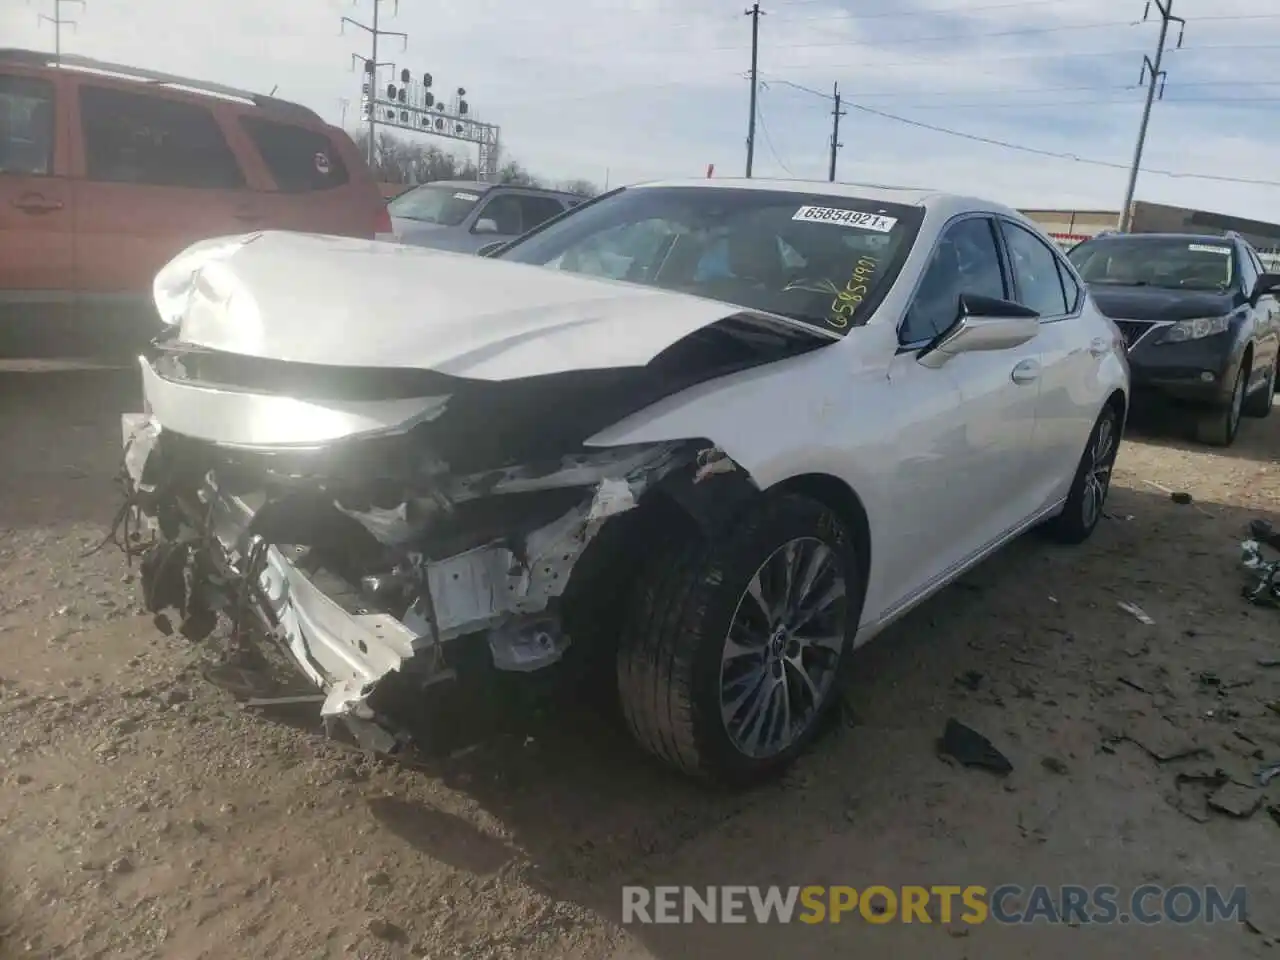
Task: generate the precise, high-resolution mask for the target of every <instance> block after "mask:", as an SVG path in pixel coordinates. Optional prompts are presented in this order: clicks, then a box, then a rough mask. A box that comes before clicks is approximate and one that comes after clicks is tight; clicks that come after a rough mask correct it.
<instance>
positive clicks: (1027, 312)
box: [917, 293, 1040, 370]
mask: <svg viewBox="0 0 1280 960" xmlns="http://www.w3.org/2000/svg"><path fill="white" fill-rule="evenodd" d="M1039 332H1040V314H1039V313H1037V312H1036V311H1035V310H1032V309H1031V308H1030V307H1024V306H1023V305H1022V304H1020V303H1012V302H1011V301H1008V300H997V299H996V298H994V297H981V296H977V295H976V294H971V293H965V294H961V295H960V309H959V313H958V314H957V316H956V322H955V323H953V324H952V325H951V326H950V327H948V328H947V329H946V330H944V331H942V333H940V334H938V336H937V337H936V338H935V339H934V341H933V343H931V344H929V346H927V347H926V348H925V349H924V350H922V351H921V352H920V356H919V357H917V359H918V360H919V361H920V363H922V364H923V365H924V366H926V367H931V368H933V369H935V370H936V369H937V368H938V367H941V366H942V365H943V364H945V363H946V362H947V361H948V360H950V359H951V358H952V357H955V356H958V355H959V354H962V353H977V352H979V351H986V350H1011V349H1013V348H1014V347H1020V346H1022V344H1024V343H1026V342H1028V341H1029V340H1031V339H1032V338H1034V337H1035V335H1036V334H1037V333H1039Z"/></svg>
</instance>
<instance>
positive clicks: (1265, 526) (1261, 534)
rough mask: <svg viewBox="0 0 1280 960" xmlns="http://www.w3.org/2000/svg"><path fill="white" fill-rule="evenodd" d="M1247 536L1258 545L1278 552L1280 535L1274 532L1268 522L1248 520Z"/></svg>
mask: <svg viewBox="0 0 1280 960" xmlns="http://www.w3.org/2000/svg"><path fill="white" fill-rule="evenodd" d="M1249 536H1250V538H1252V539H1254V540H1257V541H1259V542H1260V543H1265V544H1266V545H1267V546H1268V547H1271V548H1272V549H1273V550H1280V533H1278V532H1276V529H1275V528H1274V527H1273V526H1272V525H1271V522H1270V521H1268V520H1250V521H1249Z"/></svg>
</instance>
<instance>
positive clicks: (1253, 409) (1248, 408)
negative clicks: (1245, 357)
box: [1243, 358, 1280, 419]
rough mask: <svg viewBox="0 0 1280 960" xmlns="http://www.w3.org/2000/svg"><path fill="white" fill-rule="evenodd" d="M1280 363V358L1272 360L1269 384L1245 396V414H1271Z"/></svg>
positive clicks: (1268, 374)
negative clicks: (1277, 369) (1277, 366)
mask: <svg viewBox="0 0 1280 960" xmlns="http://www.w3.org/2000/svg"><path fill="white" fill-rule="evenodd" d="M1277 364H1280V358H1277V359H1275V360H1272V361H1271V369H1270V370H1268V371H1267V385H1266V386H1265V387H1259V388H1258V389H1257V390H1255V391H1253V393H1251V394H1250V395H1249V396H1247V397H1245V398H1244V410H1243V412H1244V415H1245V416H1246V417H1256V418H1258V419H1261V418H1262V417H1269V416H1271V403H1272V401H1273V400H1274V399H1275V392H1276V365H1277Z"/></svg>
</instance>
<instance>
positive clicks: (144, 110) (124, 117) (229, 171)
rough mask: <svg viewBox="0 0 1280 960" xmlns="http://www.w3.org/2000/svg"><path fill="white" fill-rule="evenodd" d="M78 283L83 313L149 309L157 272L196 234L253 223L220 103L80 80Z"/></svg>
mask: <svg viewBox="0 0 1280 960" xmlns="http://www.w3.org/2000/svg"><path fill="white" fill-rule="evenodd" d="M77 100H78V103H79V114H80V117H79V119H80V122H79V124H78V125H76V127H75V132H76V133H77V134H78V145H79V147H80V149H79V150H78V151H77V153H78V157H77V158H76V159H77V161H78V164H79V167H80V169H79V171H78V174H79V176H78V179H77V183H76V197H75V211H76V242H75V261H76V287H77V291H78V292H79V295H80V302H81V308H82V310H85V311H88V313H89V317H87V318H86V319H95V320H97V319H105V318H106V317H108V316H112V317H115V316H123V317H125V318H126V319H129V320H136V319H139V317H140V315H139V313H138V311H139V310H141V311H142V314H141V318H142V319H150V318H152V317H153V316H154V314H153V311H152V310H151V304H150V292H151V283H152V280H153V279H154V277H155V275H156V272H157V271H158V270H159V269H160V267H162V266H163V265H164V264H165V263H166V262H167V261H169V260H170V259H171V258H172V257H173V256H174V255H176V254H177V253H179V252H180V251H181V250H182V249H183V248H185V247H186V246H188V245H189V244H191V243H194V242H195V241H197V240H203V239H206V238H209V237H216V236H225V235H228V234H236V233H243V232H245V231H246V230H249V229H252V228H253V227H254V226H255V224H256V223H257V219H256V211H254V210H253V208H252V205H251V194H250V193H249V191H248V189H247V187H248V183H247V180H246V176H245V173H244V172H243V171H242V170H241V168H240V165H239V163H238V162H237V160H236V157H235V154H234V153H233V152H232V149H231V147H230V145H229V144H228V143H227V139H226V136H225V135H224V133H223V128H222V126H221V124H220V123H219V121H218V118H217V116H216V115H215V110H221V111H226V110H227V107H226V105H224V104H220V103H205V102H202V101H200V100H196V99H194V98H182V97H181V96H180V95H171V94H169V93H168V92H167V91H155V92H152V91H146V92H142V91H141V90H140V89H139V88H138V85H136V84H119V85H111V84H108V83H106V82H103V83H98V82H96V81H94V82H88V81H81V82H79V84H78V97H77Z"/></svg>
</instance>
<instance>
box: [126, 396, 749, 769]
mask: <svg viewBox="0 0 1280 960" xmlns="http://www.w3.org/2000/svg"><path fill="white" fill-rule="evenodd" d="M125 432H126V452H125V470H126V473H127V476H128V481H129V488H130V492H129V503H128V512H129V514H130V515H131V516H132V517H133V518H134V526H135V527H136V528H137V529H141V530H145V531H147V532H148V534H149V537H148V540H147V545H146V548H145V552H144V555H143V557H142V560H141V570H142V587H143V592H144V598H145V601H146V605H147V606H148V608H149V609H151V610H152V611H153V612H158V611H162V610H169V609H173V610H176V611H178V613H179V616H180V617H181V623H182V629H183V632H184V634H187V635H188V636H193V637H199V636H202V635H207V633H208V632H209V630H210V629H211V628H212V626H213V625H214V624H215V623H216V622H217V619H218V617H219V616H220V615H221V616H224V617H226V618H227V619H228V620H229V621H230V622H231V623H232V624H233V626H234V634H235V636H236V637H237V638H243V637H244V636H245V635H246V629H245V628H246V627H247V625H248V624H249V623H250V622H251V621H254V620H256V621H257V625H258V626H259V627H260V628H261V631H265V634H266V635H267V636H269V637H271V638H273V639H274V640H275V646H276V647H277V648H278V649H281V650H283V651H285V652H286V653H287V654H288V656H289V658H290V659H291V660H292V661H293V663H294V665H295V666H296V668H297V669H299V670H301V672H302V673H303V674H304V675H305V676H306V677H307V678H308V679H309V680H310V681H311V683H312V684H313V685H314V686H316V687H318V688H320V689H321V690H323V691H324V702H323V705H322V707H321V714H322V716H323V717H324V718H325V719H326V722H330V721H337V720H341V721H344V722H346V723H347V725H348V727H350V728H351V730H352V732H354V733H355V734H356V736H357V739H358V740H360V742H361V743H362V744H364V745H366V746H369V747H372V748H374V749H379V750H393V749H395V747H396V746H397V745H398V743H400V742H401V741H402V740H403V735H402V734H401V733H400V732H399V727H398V725H397V724H396V723H395V722H393V721H388V720H387V719H386V718H385V716H384V715H383V713H382V712H381V703H382V701H384V700H388V699H393V698H392V696H391V694H392V692H394V694H395V697H394V699H400V698H401V697H402V696H404V695H406V694H407V695H408V697H409V698H410V699H412V698H413V697H414V696H418V697H419V698H420V697H421V695H422V694H423V693H424V691H427V690H428V689H429V688H430V687H432V686H433V685H436V684H440V683H448V682H451V681H453V680H455V679H456V678H457V673H458V671H459V669H462V666H461V665H463V664H467V663H475V662H477V661H478V660H481V659H482V660H483V661H485V662H487V664H488V666H490V667H491V668H492V669H495V670H497V671H504V672H532V671H539V670H542V669H544V668H547V667H550V666H552V665H553V664H556V663H558V662H559V661H561V659H562V658H563V657H564V656H565V653H566V651H567V650H568V649H569V648H570V646H571V645H572V644H573V642H574V637H573V636H572V635H571V633H572V631H570V630H568V629H567V628H566V617H565V616H564V600H565V596H566V590H567V589H568V588H569V585H570V581H571V579H572V578H573V575H574V572H575V567H576V566H577V565H578V563H579V561H580V560H582V558H583V556H584V553H586V552H587V548H588V546H589V545H590V544H592V543H593V542H594V541H596V540H597V539H598V538H600V539H606V538H601V533H602V531H603V530H604V529H605V528H606V527H607V526H608V525H610V524H611V523H613V522H614V520H615V518H620V517H621V516H622V515H624V514H626V515H630V514H631V513H632V511H633V510H634V508H636V507H637V505H638V504H639V502H640V500H641V498H643V497H644V496H645V495H646V494H647V493H650V492H653V491H655V490H656V488H662V489H663V490H664V491H667V492H669V493H671V497H670V499H671V500H672V502H675V503H681V504H684V505H685V506H686V507H687V506H689V505H690V504H692V503H694V502H695V501H696V498H697V497H699V496H702V497H705V498H707V499H708V500H710V499H715V498H716V494H715V492H714V491H709V490H707V489H706V488H710V487H712V486H715V484H712V483H707V482H705V477H706V475H707V474H708V473H724V472H726V471H732V470H733V467H732V465H731V463H727V462H726V458H725V457H724V456H723V454H722V453H719V452H718V451H715V449H714V447H712V445H711V444H709V443H707V442H705V441H685V442H677V443H662V444H654V445H644V446H632V447H618V448H607V449H598V450H592V449H586V450H583V451H582V452H579V453H575V454H572V455H567V456H561V457H559V458H556V459H555V460H554V461H552V462H547V463H542V464H537V465H520V466H505V467H501V468H497V469H491V470H487V471H482V472H477V473H468V474H466V475H461V476H458V475H454V474H453V473H452V472H450V470H449V469H448V468H447V467H446V466H445V465H443V464H440V463H438V462H436V461H434V460H432V459H431V458H430V457H425V456H423V455H422V454H421V444H420V443H415V444H413V446H414V447H415V449H416V451H417V452H416V453H409V452H407V451H406V446H405V445H406V444H410V442H411V441H410V439H409V438H406V437H398V438H397V437H374V438H366V439H364V440H360V439H356V440H352V441H350V442H348V443H345V444H334V445H327V446H323V447H319V448H315V449H306V450H288V449H277V450H260V449H254V450H249V449H243V448H231V447H227V446H225V445H220V444H216V443H212V442H206V441H198V440H194V439H192V438H190V437H188V436H185V435H181V434H177V433H173V432H171V431H167V430H165V429H164V428H163V427H162V426H160V425H159V424H157V423H156V421H155V420H154V419H152V418H150V417H148V416H141V415H139V416H132V417H127V418H126V422H125ZM709 451H710V452H709ZM410 467H412V468H413V469H409V468H410ZM699 478H702V479H699ZM720 499H723V497H721V498H720ZM704 512H705V513H706V514H707V515H710V514H711V511H710V509H707V510H706V511H704ZM135 539H136V537H135ZM583 565H584V566H586V565H588V564H586V563H584V564H583ZM384 687H385V688H386V689H379V688H384Z"/></svg>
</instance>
